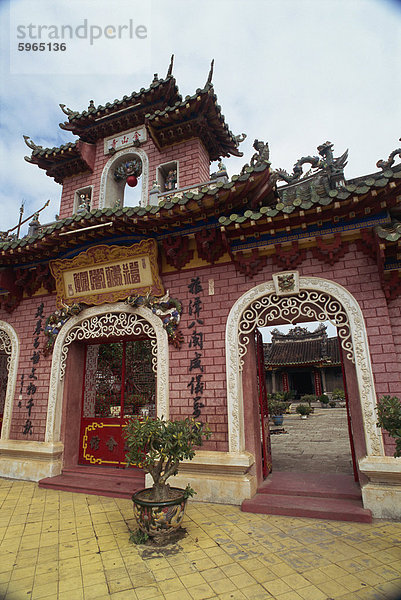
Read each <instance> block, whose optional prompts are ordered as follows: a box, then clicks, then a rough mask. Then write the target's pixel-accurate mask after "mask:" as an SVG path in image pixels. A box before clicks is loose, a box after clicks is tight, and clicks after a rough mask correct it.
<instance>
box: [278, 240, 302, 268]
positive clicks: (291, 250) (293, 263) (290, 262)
mask: <svg viewBox="0 0 401 600" xmlns="http://www.w3.org/2000/svg"><path fill="white" fill-rule="evenodd" d="M275 249H276V254H274V255H273V263H274V264H275V265H277V266H278V267H280V269H286V270H288V269H295V267H297V266H298V265H299V264H300V263H301V262H302V261H304V260H305V258H306V250H300V249H299V244H298V242H292V243H291V246H290V247H288V248H283V247H282V245H281V244H276V245H275Z"/></svg>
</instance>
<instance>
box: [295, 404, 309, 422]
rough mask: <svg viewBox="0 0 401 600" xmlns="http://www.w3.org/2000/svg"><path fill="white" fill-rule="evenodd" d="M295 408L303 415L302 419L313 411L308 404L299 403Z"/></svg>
mask: <svg viewBox="0 0 401 600" xmlns="http://www.w3.org/2000/svg"><path fill="white" fill-rule="evenodd" d="M295 410H296V412H297V413H298V414H299V415H300V416H301V419H306V418H307V417H308V416H309V415H310V414H311V412H312V408H311V407H310V406H308V405H307V404H298V406H297V407H296V409H295Z"/></svg>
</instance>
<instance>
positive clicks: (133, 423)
mask: <svg viewBox="0 0 401 600" xmlns="http://www.w3.org/2000/svg"><path fill="white" fill-rule="evenodd" d="M210 435H211V432H210V429H209V427H208V425H206V424H205V423H201V422H199V421H195V420H194V419H189V418H187V419H184V420H182V421H166V420H165V419H164V418H159V417H158V418H156V419H150V418H148V417H146V418H145V419H138V418H137V417H130V418H129V419H128V422H127V425H126V427H125V428H124V437H125V440H126V448H127V455H126V461H127V465H136V466H138V467H140V468H143V469H144V470H145V471H147V472H148V473H149V474H150V475H151V477H152V479H153V486H152V487H151V488H145V489H143V490H139V491H138V492H136V493H135V494H133V496H132V501H133V503H134V515H135V518H136V521H137V523H138V527H139V528H140V530H141V531H142V532H143V533H145V534H147V535H149V536H151V537H154V538H161V537H168V535H170V534H171V533H172V532H174V531H175V530H177V529H178V528H179V527H180V526H181V523H182V520H183V518H184V513H185V507H186V502H187V499H188V497H189V496H193V494H195V493H196V492H195V491H194V490H193V489H192V488H191V487H190V486H189V485H188V486H187V487H186V488H185V489H181V488H175V487H170V485H169V484H168V483H167V480H168V479H169V478H170V477H172V476H174V475H177V473H178V467H179V464H180V462H181V461H182V460H183V459H189V460H192V459H193V458H194V456H195V447H196V446H201V445H202V444H203V441H204V440H205V439H209V437H210Z"/></svg>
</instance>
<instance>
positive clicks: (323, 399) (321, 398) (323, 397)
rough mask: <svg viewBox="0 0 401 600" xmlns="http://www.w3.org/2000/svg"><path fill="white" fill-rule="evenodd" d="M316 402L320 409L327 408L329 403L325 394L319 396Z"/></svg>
mask: <svg viewBox="0 0 401 600" xmlns="http://www.w3.org/2000/svg"><path fill="white" fill-rule="evenodd" d="M318 400H319V402H320V405H321V407H322V408H327V405H328V403H329V402H330V398H329V397H328V396H326V394H321V395H320V396H319V398H318Z"/></svg>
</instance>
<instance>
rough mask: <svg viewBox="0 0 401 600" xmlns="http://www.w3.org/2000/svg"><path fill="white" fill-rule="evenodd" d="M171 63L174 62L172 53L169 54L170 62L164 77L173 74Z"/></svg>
mask: <svg viewBox="0 0 401 600" xmlns="http://www.w3.org/2000/svg"><path fill="white" fill-rule="evenodd" d="M173 64H174V54H172V55H171V59H170V64H169V67H168V71H167V75H166V79H167V78H168V77H171V75H172V74H173Z"/></svg>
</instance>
